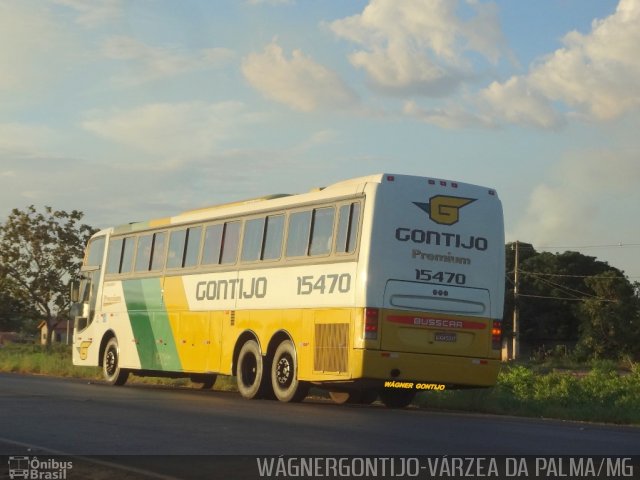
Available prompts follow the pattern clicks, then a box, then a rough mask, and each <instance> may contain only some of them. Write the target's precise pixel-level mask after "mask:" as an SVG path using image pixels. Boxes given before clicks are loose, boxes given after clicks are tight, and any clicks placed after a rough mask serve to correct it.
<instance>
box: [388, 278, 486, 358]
mask: <svg viewBox="0 0 640 480" xmlns="http://www.w3.org/2000/svg"><path fill="white" fill-rule="evenodd" d="M490 301H491V299H490V295H489V291H488V290H486V289H480V288H467V287H454V286H449V285H441V284H433V283H422V282H408V281H401V280H389V281H388V282H387V285H386V288H385V294H384V313H383V315H382V332H381V340H382V342H381V348H382V349H383V350H390V351H396V352H411V353H430V354H443V355H461V356H472V357H477V356H482V357H486V356H488V355H489V353H490V348H491V320H490V319H489V315H490V312H491V305H490Z"/></svg>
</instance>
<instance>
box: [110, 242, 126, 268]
mask: <svg viewBox="0 0 640 480" xmlns="http://www.w3.org/2000/svg"><path fill="white" fill-rule="evenodd" d="M123 241H124V238H116V239H112V240H111V241H110V242H109V252H107V272H106V273H120V260H121V258H122V242H123Z"/></svg>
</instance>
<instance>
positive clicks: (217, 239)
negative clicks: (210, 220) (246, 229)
mask: <svg viewBox="0 0 640 480" xmlns="http://www.w3.org/2000/svg"><path fill="white" fill-rule="evenodd" d="M239 240H240V222H238V221H235V222H227V223H224V224H222V223H218V224H216V225H209V226H208V227H207V228H206V229H205V234H204V249H203V251H202V261H201V262H200V263H201V264H202V265H218V264H229V263H235V261H236V258H237V256H238V243H239Z"/></svg>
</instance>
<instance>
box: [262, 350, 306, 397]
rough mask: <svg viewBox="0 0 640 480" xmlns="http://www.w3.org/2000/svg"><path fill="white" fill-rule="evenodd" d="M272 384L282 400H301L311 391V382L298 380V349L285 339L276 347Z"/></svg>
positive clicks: (277, 395) (275, 393)
mask: <svg viewBox="0 0 640 480" xmlns="http://www.w3.org/2000/svg"><path fill="white" fill-rule="evenodd" d="M271 386H272V387H273V393H274V395H275V396H276V398H277V399H278V400H280V401H281V402H301V401H302V400H303V399H304V397H306V396H307V393H308V392H309V384H308V383H307V382H301V381H300V380H298V363H297V357H296V349H295V347H294V346H293V343H291V340H285V341H283V342H282V343H280V345H278V348H277V349H276V353H275V354H274V356H273V362H272V364H271Z"/></svg>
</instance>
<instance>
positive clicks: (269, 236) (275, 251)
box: [262, 215, 284, 260]
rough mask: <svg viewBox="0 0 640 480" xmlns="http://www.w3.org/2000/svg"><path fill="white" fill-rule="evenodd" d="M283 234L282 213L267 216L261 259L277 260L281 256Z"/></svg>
mask: <svg viewBox="0 0 640 480" xmlns="http://www.w3.org/2000/svg"><path fill="white" fill-rule="evenodd" d="M283 236H284V215H271V216H269V217H267V224H266V225H265V230H264V242H263V247H262V260H278V259H279V258H280V257H281V256H282V237H283Z"/></svg>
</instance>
